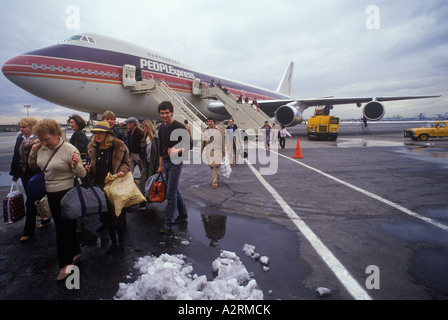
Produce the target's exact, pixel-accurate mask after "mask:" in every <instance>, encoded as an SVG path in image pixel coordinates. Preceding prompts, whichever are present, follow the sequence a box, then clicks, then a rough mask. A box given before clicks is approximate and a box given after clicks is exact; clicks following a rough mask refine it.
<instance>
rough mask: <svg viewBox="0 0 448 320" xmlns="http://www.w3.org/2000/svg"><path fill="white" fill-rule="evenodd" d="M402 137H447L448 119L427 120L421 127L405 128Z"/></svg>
mask: <svg viewBox="0 0 448 320" xmlns="http://www.w3.org/2000/svg"><path fill="white" fill-rule="evenodd" d="M404 137H405V138H411V139H412V140H414V141H417V140H420V141H426V140H428V139H429V138H442V137H448V121H434V122H428V123H427V124H425V125H424V126H423V127H421V128H412V129H407V130H405V132H404Z"/></svg>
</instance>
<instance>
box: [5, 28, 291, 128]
mask: <svg viewBox="0 0 448 320" xmlns="http://www.w3.org/2000/svg"><path fill="white" fill-rule="evenodd" d="M125 64H127V65H134V66H136V67H137V69H140V70H141V80H145V79H154V80H155V81H156V82H158V81H164V82H165V83H166V84H167V85H168V86H169V87H170V88H171V89H172V90H173V91H175V92H176V93H177V94H178V95H181V96H183V97H185V98H186V99H187V100H189V101H190V102H191V103H192V104H193V105H195V106H196V107H197V108H198V109H199V110H200V111H201V112H202V113H203V114H204V115H205V116H207V117H208V116H213V117H215V119H216V120H223V119H228V118H229V114H228V113H227V112H226V111H225V109H223V108H215V109H213V107H212V105H213V104H210V103H211V102H212V101H213V100H209V99H201V98H200V97H198V96H195V95H193V94H192V85H193V80H194V79H200V80H201V81H202V82H203V83H204V84H205V83H206V82H210V81H211V80H214V81H215V83H216V82H217V81H218V80H219V81H221V84H222V86H224V87H226V88H228V89H229V90H230V91H231V92H232V93H233V94H234V95H236V96H239V95H243V96H244V97H248V98H249V99H250V100H252V99H253V98H257V100H272V99H285V98H289V97H287V96H286V95H282V94H279V93H276V92H274V91H269V90H265V89H261V88H257V87H254V86H249V85H245V84H242V83H239V82H236V81H230V80H227V79H224V78H221V77H216V76H212V75H209V74H204V73H202V72H199V71H197V70H194V69H193V68H192V67H190V66H187V65H185V64H183V63H181V62H179V61H177V60H175V59H172V58H169V57H167V56H165V55H163V54H160V53H158V52H155V51H152V50H150V49H146V48H143V47H140V46H136V45H134V44H131V43H128V42H125V41H121V40H116V39H113V38H110V37H106V36H100V35H95V34H84V35H83V36H74V37H72V38H71V39H69V40H66V41H63V42H61V43H59V44H57V45H54V46H51V47H47V48H43V49H40V50H36V51H32V52H29V53H26V54H23V55H20V56H17V57H15V58H12V59H11V60H9V61H8V62H6V63H5V64H4V66H3V68H2V71H3V74H4V75H5V76H6V77H7V78H8V79H9V80H10V81H12V82H13V83H14V84H16V85H18V86H19V87H21V88H23V89H24V90H26V91H28V92H30V93H32V94H34V95H36V96H38V97H40V98H42V99H45V100H47V101H50V102H52V103H55V104H58V105H61V106H65V107H68V108H71V109H74V110H78V111H82V112H86V113H90V114H102V113H103V112H104V111H105V110H111V111H113V112H114V113H115V114H116V115H117V116H118V117H129V116H134V117H137V118H138V119H159V114H158V111H157V105H158V103H157V102H156V101H155V100H154V99H153V98H152V97H151V96H150V95H145V94H143V95H133V94H131V90H130V89H129V88H125V87H124V86H123V76H122V73H123V66H124V65H125ZM137 80H140V79H137ZM274 111H275V110H272V112H268V114H269V115H270V116H273V112H274Z"/></svg>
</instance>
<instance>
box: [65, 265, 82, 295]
mask: <svg viewBox="0 0 448 320" xmlns="http://www.w3.org/2000/svg"><path fill="white" fill-rule="evenodd" d="M66 271H67V272H68V273H70V275H69V276H68V277H67V278H66V279H65V287H66V288H67V289H69V290H73V289H81V275H80V272H79V268H78V266H75V265H73V264H72V265H69V266H68V267H67V269H66Z"/></svg>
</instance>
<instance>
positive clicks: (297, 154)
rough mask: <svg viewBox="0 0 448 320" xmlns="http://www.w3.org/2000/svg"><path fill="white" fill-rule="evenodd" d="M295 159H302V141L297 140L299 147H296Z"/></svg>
mask: <svg viewBox="0 0 448 320" xmlns="http://www.w3.org/2000/svg"><path fill="white" fill-rule="evenodd" d="M293 158H296V159H302V158H303V156H302V151H301V150H300V140H299V138H297V146H296V154H295V155H293Z"/></svg>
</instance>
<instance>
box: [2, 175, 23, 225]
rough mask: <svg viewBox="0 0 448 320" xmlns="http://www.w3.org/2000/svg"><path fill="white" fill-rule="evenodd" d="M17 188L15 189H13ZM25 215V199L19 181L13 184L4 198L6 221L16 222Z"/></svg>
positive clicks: (4, 216)
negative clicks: (18, 184)
mask: <svg viewBox="0 0 448 320" xmlns="http://www.w3.org/2000/svg"><path fill="white" fill-rule="evenodd" d="M14 187H16V188H15V190H13V189H14ZM24 216H25V201H24V197H23V194H22V193H21V192H20V190H19V187H18V186H17V182H16V181H14V182H13V183H12V185H11V190H10V191H9V193H8V195H7V196H6V198H5V199H3V218H4V222H5V223H14V222H17V221H19V220H20V219H22V218H23V217H24Z"/></svg>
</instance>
